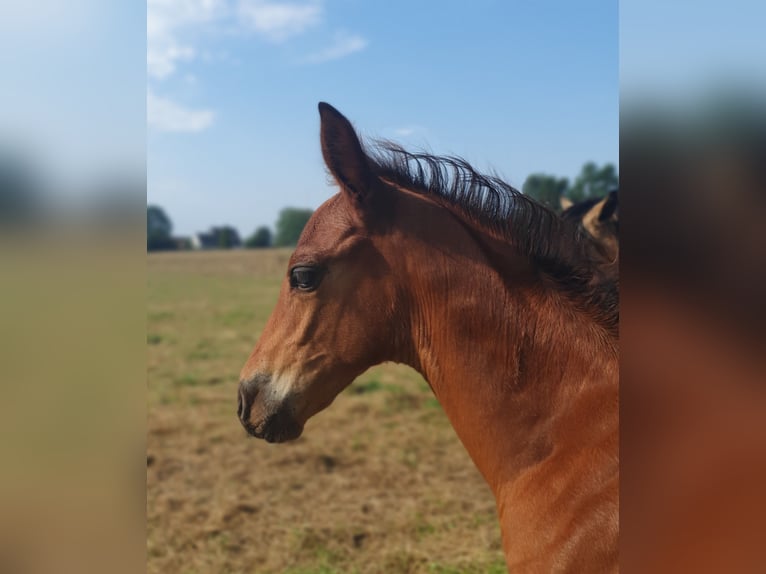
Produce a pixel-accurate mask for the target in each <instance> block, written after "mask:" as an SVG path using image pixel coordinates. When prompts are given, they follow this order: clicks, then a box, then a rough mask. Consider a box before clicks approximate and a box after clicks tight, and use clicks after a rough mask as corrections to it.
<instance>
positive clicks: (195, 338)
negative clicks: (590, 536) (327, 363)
mask: <svg viewBox="0 0 766 574" xmlns="http://www.w3.org/2000/svg"><path fill="white" fill-rule="evenodd" d="M289 254H290V252H289V250H263V251H258V250H245V251H219V252H215V251H211V252H179V253H156V254H150V255H149V256H148V263H147V267H148V273H147V274H148V285H147V298H148V302H147V379H148V391H147V394H148V411H149V413H148V437H147V560H148V572H150V573H162V574H174V573H183V574H207V573H222V574H223V573H232V574H233V573H264V574H266V573H288V574H333V573H360V574H361V573H381V574H382V573H413V574H415V573H418V574H419V573H435V574H453V573H455V574H456V573H476V574H479V573H481V574H485V573H502V572H505V571H506V566H505V561H504V559H503V554H502V550H501V547H500V532H499V527H498V524H497V516H496V512H495V501H494V498H493V496H492V494H491V492H490V490H489V488H488V487H487V485H486V484H485V483H484V480H483V479H482V477H481V475H480V474H479V472H478V471H477V470H476V469H475V467H474V466H473V464H472V462H471V460H470V459H469V457H468V455H467V454H466V452H465V450H464V448H463V446H462V445H461V444H460V442H459V441H458V439H457V437H456V435H455V432H454V431H453V429H452V427H451V426H450V424H449V422H448V421H447V419H446V417H445V415H444V413H443V411H442V410H441V407H440V406H439V404H438V402H437V401H436V400H435V399H434V398H433V395H432V393H431V391H430V389H429V387H428V385H427V384H426V383H425V381H424V380H423V379H422V378H421V377H420V376H419V375H418V374H417V373H415V372H414V371H413V370H411V369H409V368H407V367H403V366H399V365H390V364H386V365H382V366H379V367H375V368H373V369H371V370H370V371H368V372H367V373H365V374H364V375H362V376H361V377H360V378H359V379H358V380H357V381H355V382H354V383H353V384H352V385H351V386H350V387H349V388H348V389H346V390H345V391H344V392H343V393H341V395H340V396H339V397H338V398H337V399H336V400H335V402H334V403H333V405H331V406H330V407H329V408H328V409H327V410H325V411H323V412H322V413H320V414H319V415H317V416H316V417H314V418H312V419H311V420H310V421H309V422H308V424H307V425H306V429H305V431H304V433H303V436H302V437H301V438H299V439H298V440H296V441H294V442H289V443H285V444H273V445H272V444H268V443H266V442H265V441H262V440H257V439H254V438H250V437H248V436H247V434H246V433H245V431H244V430H243V428H242V426H241V425H240V423H239V421H238V420H237V417H236V414H235V413H236V408H237V383H238V374H239V370H240V368H241V367H242V365H243V364H244V363H245V361H246V359H247V357H248V355H249V354H250V352H251V350H252V349H253V346H254V344H255V342H256V340H257V338H258V335H259V334H260V331H261V329H262V328H263V326H264V324H265V322H266V319H267V318H268V316H269V314H270V312H271V310H272V308H273V306H274V304H275V302H276V299H277V295H278V292H279V285H280V281H281V279H282V277H283V275H284V273H285V272H286V266H287V260H288V257H289Z"/></svg>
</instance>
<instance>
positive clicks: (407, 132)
mask: <svg viewBox="0 0 766 574" xmlns="http://www.w3.org/2000/svg"><path fill="white" fill-rule="evenodd" d="M415 131H416V130H415V128H396V129H395V130H394V133H395V134H396V135H398V136H400V137H407V136H411V135H412V134H414V133H415Z"/></svg>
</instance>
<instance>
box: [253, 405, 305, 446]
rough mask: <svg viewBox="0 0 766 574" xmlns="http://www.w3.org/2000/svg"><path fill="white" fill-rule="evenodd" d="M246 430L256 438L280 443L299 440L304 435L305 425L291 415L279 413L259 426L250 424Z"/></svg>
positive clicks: (258, 424) (264, 420) (270, 416)
mask: <svg viewBox="0 0 766 574" xmlns="http://www.w3.org/2000/svg"><path fill="white" fill-rule="evenodd" d="M245 430H247V432H248V433H249V434H250V435H252V436H254V437H255V438H260V439H263V440H265V441H266V442H269V443H279V442H287V441H291V440H295V439H297V438H298V437H299V436H301V434H302V433H303V425H302V424H301V423H299V422H298V421H296V420H295V419H294V418H293V417H292V415H290V414H289V413H283V412H277V413H274V414H272V415H269V416H268V417H266V418H265V419H263V420H262V421H261V422H259V423H257V424H253V423H250V424H248V425H247V426H246V427H245Z"/></svg>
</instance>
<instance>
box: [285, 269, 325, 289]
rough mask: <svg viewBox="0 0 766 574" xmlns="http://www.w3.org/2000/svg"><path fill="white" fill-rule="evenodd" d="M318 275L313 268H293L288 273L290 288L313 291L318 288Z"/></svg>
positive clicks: (317, 271) (316, 270)
mask: <svg viewBox="0 0 766 574" xmlns="http://www.w3.org/2000/svg"><path fill="white" fill-rule="evenodd" d="M319 279H320V273H319V270H318V269H317V268H315V267H293V269H292V271H290V287H293V288H294V289H300V290H301V291H313V290H314V289H316V288H317V287H318V286H319Z"/></svg>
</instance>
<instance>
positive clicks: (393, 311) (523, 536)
mask: <svg viewBox="0 0 766 574" xmlns="http://www.w3.org/2000/svg"><path fill="white" fill-rule="evenodd" d="M319 114H320V124H321V127H320V140H321V148H322V155H323V158H324V161H325V163H326V166H327V169H328V171H329V173H330V174H331V176H332V178H333V179H334V181H335V183H337V185H338V187H339V190H338V192H337V193H336V194H335V195H333V196H332V197H331V198H330V199H328V200H327V201H326V202H325V203H324V204H322V205H321V206H320V207H319V208H318V209H317V210H316V212H315V213H314V214H313V216H312V217H311V219H310V220H309V221H308V223H307V225H306V227H305V228H304V230H303V233H302V235H301V236H300V239H299V241H298V244H297V246H296V248H295V251H294V252H293V254H292V256H291V257H290V260H289V263H288V266H287V271H286V274H285V276H284V280H283V281H282V285H281V290H280V293H279V298H278V300H277V303H276V307H275V308H274V311H273V313H272V314H271V316H270V318H269V319H268V321H267V324H266V326H265V328H264V330H263V333H262V334H261V337H260V338H259V340H258V342H257V344H256V346H255V348H254V349H253V351H252V353H251V355H250V356H249V358H248V359H247V362H246V363H245V365H244V367H243V368H242V371H241V373H240V383H239V388H238V408H237V414H238V417H239V419H240V422H241V423H242V425H243V426H244V428H245V429H246V430H247V432H248V433H249V434H251V435H253V436H255V437H259V438H262V439H265V440H266V441H269V442H283V441H289V440H292V439H295V438H297V437H299V436H300V435H301V433H302V432H303V428H304V425H305V423H306V421H307V420H308V419H309V418H310V417H312V416H313V415H315V414H317V413H318V412H320V411H321V410H323V409H325V408H326V407H328V406H329V405H330V404H331V403H332V402H333V400H334V399H335V397H336V396H337V395H338V394H339V393H340V392H341V391H342V390H343V389H344V388H345V387H347V386H348V385H349V384H350V383H351V382H352V381H353V380H354V379H355V378H356V377H357V376H358V375H360V374H362V373H363V372H364V371H365V370H367V369H368V368H369V367H371V366H373V365H376V364H379V363H383V362H386V361H393V362H397V363H404V364H406V365H409V366H411V367H412V368H414V369H415V370H416V371H418V372H419V373H421V374H422V375H423V377H424V378H425V380H426V381H427V382H428V384H429V385H430V387H431V389H432V391H433V393H434V395H435V396H436V398H437V399H438V401H439V402H440V403H441V405H442V407H443V409H444V412H445V413H446V415H447V417H448V419H449V421H450V423H451V424H452V426H453V427H454V429H455V431H456V433H457V435H458V437H459V439H460V440H461V442H462V443H463V445H464V446H465V448H466V449H467V452H468V453H469V455H470V457H471V458H472V460H473V462H474V464H475V465H476V466H477V468H478V469H479V471H480V472H481V474H482V475H483V477H484V479H485V480H486V481H487V483H488V485H489V486H490V488H491V490H492V492H493V494H494V496H495V499H496V503H497V512H498V518H499V521H500V526H501V536H502V545H503V551H504V554H505V558H506V562H507V565H508V568H509V570H510V571H513V572H614V571H617V569H618V565H617V558H618V546H617V541H618V514H619V496H618V478H619V464H618V430H619V429H618V427H619V416H618V404H619V403H618V294H617V286H616V283H615V282H614V281H612V280H610V279H609V278H608V277H604V274H603V273H601V272H600V271H599V268H598V265H597V263H596V262H594V261H593V259H592V258H591V257H590V255H589V245H588V244H587V242H586V241H585V239H584V237H583V235H582V233H581V231H580V230H579V228H578V226H577V225H576V224H574V223H573V222H571V221H568V220H567V219H564V218H561V217H559V216H558V215H557V214H555V213H554V212H552V211H551V210H549V209H548V208H546V207H544V206H542V205H540V204H538V203H536V202H535V201H534V200H532V199H530V198H528V197H527V196H525V195H523V194H521V193H520V192H519V191H517V190H515V189H514V188H512V187H511V186H510V185H508V184H507V183H505V182H504V181H502V180H501V179H500V178H498V177H496V176H486V175H482V174H480V173H478V172H477V171H475V170H474V169H473V168H472V167H471V166H470V165H469V164H468V163H467V162H466V161H464V160H462V159H460V158H458V157H437V156H434V155H429V154H426V153H419V152H418V153H414V152H409V151H406V150H405V149H403V148H401V147H399V146H397V145H396V144H393V143H390V142H377V143H376V144H375V145H374V146H371V147H370V146H365V145H364V144H363V143H362V142H361V141H360V139H359V137H358V135H357V133H356V131H355V129H354V127H353V126H352V124H351V123H350V122H349V120H348V119H347V118H346V117H344V116H343V115H342V114H341V113H340V112H338V111H337V110H336V109H335V108H333V107H332V106H330V105H329V104H326V103H323V102H322V103H320V104H319ZM367 147H369V149H367Z"/></svg>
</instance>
